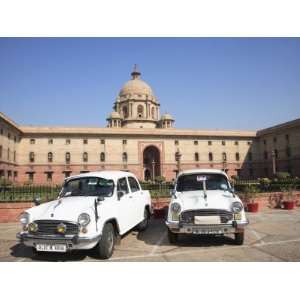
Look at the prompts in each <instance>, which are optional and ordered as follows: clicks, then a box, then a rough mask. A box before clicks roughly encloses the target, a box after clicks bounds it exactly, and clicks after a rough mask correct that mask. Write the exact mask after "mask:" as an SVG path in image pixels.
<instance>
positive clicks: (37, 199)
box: [33, 196, 42, 206]
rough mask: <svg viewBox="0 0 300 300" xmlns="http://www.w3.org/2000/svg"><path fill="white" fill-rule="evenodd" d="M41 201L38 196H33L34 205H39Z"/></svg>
mask: <svg viewBox="0 0 300 300" xmlns="http://www.w3.org/2000/svg"><path fill="white" fill-rule="evenodd" d="M41 202H42V200H41V198H40V197H38V196H35V197H34V198H33V203H34V204H35V205H36V206H37V205H40V204H41Z"/></svg>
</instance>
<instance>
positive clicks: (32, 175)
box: [28, 173, 34, 182]
mask: <svg viewBox="0 0 300 300" xmlns="http://www.w3.org/2000/svg"><path fill="white" fill-rule="evenodd" d="M33 179H34V173H28V180H29V182H33Z"/></svg>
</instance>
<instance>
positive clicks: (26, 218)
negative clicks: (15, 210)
mask: <svg viewBox="0 0 300 300" xmlns="http://www.w3.org/2000/svg"><path fill="white" fill-rule="evenodd" d="M19 220H20V222H21V224H22V225H27V224H28V223H29V213H27V212H23V213H22V214H21V215H20V218H19Z"/></svg>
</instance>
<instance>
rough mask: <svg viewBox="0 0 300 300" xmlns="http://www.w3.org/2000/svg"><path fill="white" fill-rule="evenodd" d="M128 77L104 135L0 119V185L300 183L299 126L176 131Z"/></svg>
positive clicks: (139, 83)
mask: <svg viewBox="0 0 300 300" xmlns="http://www.w3.org/2000/svg"><path fill="white" fill-rule="evenodd" d="M131 76H132V78H131V79H130V80H129V81H128V82H127V83H125V85H124V86H123V87H122V89H121V90H120V92H119V94H118V96H117V99H116V100H115V102H114V105H113V112H112V113H111V114H110V115H109V117H108V118H107V127H106V128H69V127H33V126H19V125H17V124H16V123H15V122H13V121H12V120H10V119H9V118H8V117H6V116H5V115H4V114H2V113H0V177H4V178H7V179H9V180H12V181H14V182H16V183H20V184H22V183H25V182H33V183H34V184H61V183H62V181H63V179H64V178H65V177H68V176H70V175H74V174H78V173H82V172H89V171H96V170H128V171H131V172H133V173H135V174H136V175H137V177H139V179H141V180H150V179H154V178H156V177H158V176H163V177H165V178H166V179H167V180H172V179H174V178H175V177H176V174H177V173H178V171H180V170H184V169H191V168H218V169H223V170H225V171H226V172H227V173H228V175H229V176H233V175H237V176H239V177H241V178H257V177H271V176H272V175H273V174H274V172H277V171H286V172H289V173H291V174H292V175H293V176H300V119H297V120H294V121H291V122H288V123H285V124H280V125H278V126H274V127H272V128H268V129H264V130H259V131H228V130H186V129H176V128H174V122H175V120H174V118H173V117H172V116H171V115H170V114H163V115H161V113H160V103H159V101H158V99H157V97H156V96H155V95H154V93H153V91H152V89H151V87H150V86H149V85H148V84H147V83H146V82H145V81H143V80H142V79H141V78H140V77H141V73H140V72H139V71H138V70H137V68H136V67H135V68H134V70H133V72H132V73H131Z"/></svg>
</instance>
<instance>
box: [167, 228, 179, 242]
mask: <svg viewBox="0 0 300 300" xmlns="http://www.w3.org/2000/svg"><path fill="white" fill-rule="evenodd" d="M168 240H169V243H170V244H176V243H177V242H178V233H174V232H172V231H171V230H170V229H168Z"/></svg>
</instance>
